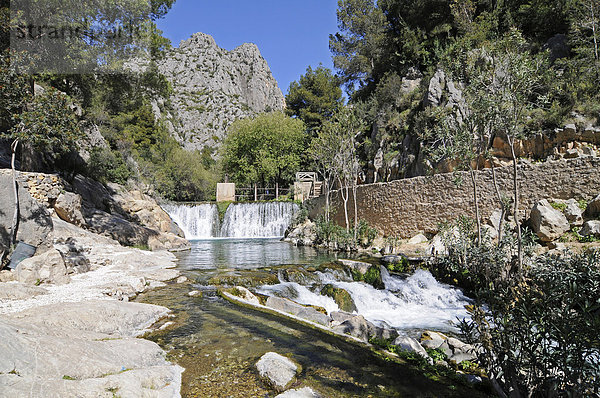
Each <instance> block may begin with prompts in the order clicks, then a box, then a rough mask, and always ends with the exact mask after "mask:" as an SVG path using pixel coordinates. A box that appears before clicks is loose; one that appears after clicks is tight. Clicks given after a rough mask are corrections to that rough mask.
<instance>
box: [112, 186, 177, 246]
mask: <svg viewBox="0 0 600 398" xmlns="http://www.w3.org/2000/svg"><path fill="white" fill-rule="evenodd" d="M108 188H109V189H110V191H111V200H112V201H113V206H114V207H116V208H117V209H118V211H119V213H121V214H123V213H124V214H126V215H127V216H128V217H129V218H131V220H133V221H135V222H137V223H139V224H141V225H143V226H145V227H147V228H150V229H154V230H156V231H159V232H163V233H171V234H174V235H177V236H179V237H182V238H183V237H184V236H185V235H184V233H183V231H182V230H181V228H180V227H179V226H178V225H177V224H176V223H175V222H174V221H173V220H172V219H171V217H170V216H169V215H168V214H167V212H166V211H165V210H163V208H162V207H160V205H159V204H158V203H157V202H156V201H155V200H154V199H153V198H152V197H151V196H149V195H146V194H145V193H143V192H142V191H141V190H140V189H132V190H126V189H125V188H124V187H123V186H121V185H119V184H113V183H110V184H108Z"/></svg>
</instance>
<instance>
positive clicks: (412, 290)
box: [333, 267, 470, 331]
mask: <svg viewBox="0 0 600 398" xmlns="http://www.w3.org/2000/svg"><path fill="white" fill-rule="evenodd" d="M382 279H383V282H384V283H385V285H386V289H385V290H377V289H375V288H373V287H372V286H371V285H368V284H366V283H362V282H335V283H333V285H334V286H336V287H340V288H343V289H345V290H346V291H348V293H350V295H351V296H352V299H353V300H354V304H355V305H356V308H357V310H358V313H359V314H360V315H363V316H364V317H365V318H366V319H368V320H369V321H371V322H373V323H380V322H381V321H384V322H386V323H388V324H389V325H391V326H393V327H395V328H398V329H435V330H441V331H456V327H455V326H453V323H456V322H457V318H459V319H463V318H468V316H469V314H468V312H467V310H466V309H465V305H468V304H469V303H470V301H469V299H468V298H467V297H466V296H465V295H464V294H463V293H462V292H461V291H460V290H458V289H456V288H453V287H451V286H448V285H444V284H442V283H439V282H438V281H436V280H435V278H434V277H433V276H432V275H431V273H429V271H425V270H417V271H416V272H415V273H414V274H413V275H411V276H409V277H408V278H406V279H403V278H400V277H397V276H391V275H389V273H388V272H387V270H385V269H384V268H383V267H382Z"/></svg>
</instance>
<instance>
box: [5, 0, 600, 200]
mask: <svg viewBox="0 0 600 398" xmlns="http://www.w3.org/2000/svg"><path fill="white" fill-rule="evenodd" d="M172 3H173V1H172V0H169V1H167V0H165V1H161V2H153V4H154V7H155V8H154V10H152V11H151V12H150V13H149V14H148V15H146V17H147V18H149V19H150V20H152V19H156V18H160V17H161V16H163V15H164V14H165V13H166V12H168V10H169V8H170V6H171V5H172ZM599 8H600V7H599V4H598V1H596V0H559V1H543V0H527V1H525V0H509V1H488V0H485V1H476V0H450V1H449V0H415V1H399V0H379V1H373V0H341V1H339V2H338V23H339V31H338V32H336V33H334V34H332V35H331V36H330V48H331V51H332V55H333V60H334V65H335V67H336V71H335V72H332V71H330V70H328V69H327V68H324V67H323V66H317V67H308V68H307V70H306V73H305V74H304V75H303V76H301V77H300V78H299V79H298V81H296V82H293V83H292V84H291V85H290V87H289V89H288V93H287V97H286V100H287V106H288V108H287V110H286V114H287V115H288V117H292V118H298V119H301V120H302V121H303V122H304V125H305V127H304V128H305V133H304V138H303V145H295V146H294V148H295V149H294V151H295V153H294V154H293V156H294V157H295V158H296V157H297V158H298V159H299V161H294V162H291V163H290V165H289V167H288V169H286V170H283V169H282V170H280V171H278V172H277V173H275V174H273V173H271V172H269V171H267V170H268V169H269V168H270V167H272V165H268V164H264V165H262V166H261V165H259V164H258V163H257V162H258V160H257V159H254V160H252V159H246V160H245V161H248V162H251V163H252V162H254V163H255V164H253V166H252V167H250V168H248V170H250V169H252V171H251V172H250V173H251V175H250V174H248V175H243V173H240V172H238V171H235V172H232V170H231V167H230V166H227V165H231V164H232V162H233V163H235V162H234V161H233V160H232V159H231V158H228V154H231V153H234V151H232V150H231V148H229V149H228V148H227V147H228V140H225V142H224V143H223V144H222V146H223V148H222V150H221V151H220V152H218V153H216V154H213V153H212V150H213V149H212V148H210V150H208V149H207V150H205V151H194V152H188V151H184V150H183V149H181V148H180V145H179V144H178V143H177V142H176V141H175V139H174V138H173V137H172V136H171V135H170V134H169V132H168V130H167V129H166V128H165V125H164V121H163V120H162V119H161V117H160V115H157V114H156V112H155V111H153V106H154V105H156V104H157V103H161V104H162V105H164V106H165V107H167V109H168V107H169V95H170V92H171V88H170V85H169V83H168V82H167V81H166V79H165V78H164V77H163V76H161V75H160V74H159V73H158V71H157V69H156V68H153V67H152V66H150V67H149V68H148V69H146V71H145V72H143V73H103V74H95V73H87V74H74V75H69V74H52V73H42V74H37V75H33V76H30V77H25V76H24V75H19V74H16V73H14V71H12V70H11V68H10V67H9V60H10V59H11V57H12V58H13V59H14V58H18V57H20V56H21V54H18V53H14V52H10V49H9V48H8V47H7V46H6V45H7V44H8V43H9V40H8V38H9V34H10V33H9V30H8V26H9V24H8V22H9V8H8V1H3V4H2V18H3V23H2V38H3V40H2V42H3V43H4V48H3V52H2V60H1V61H2V65H1V68H2V73H1V79H2V88H1V90H2V101H3V107H2V112H3V113H2V115H1V119H2V120H1V124H2V132H3V133H2V134H3V137H4V139H5V140H4V141H3V145H2V146H3V148H4V152H5V155H7V156H5V157H4V159H5V162H4V163H5V165H6V163H7V161H6V159H7V158H8V155H9V154H10V144H11V142H12V140H13V139H14V138H17V137H19V138H20V139H21V145H20V146H19V147H18V148H17V150H18V155H20V160H21V164H20V167H21V168H22V169H24V170H26V169H38V170H46V171H51V170H59V171H64V172H69V173H73V172H81V173H87V174H89V175H91V176H93V177H95V178H97V179H99V180H102V181H115V182H120V183H124V182H126V181H127V180H131V179H133V180H142V181H145V182H147V183H150V184H151V185H152V186H154V187H155V189H156V191H157V193H159V194H160V195H161V196H163V197H166V198H169V199H175V200H205V199H210V198H211V197H212V195H214V184H215V183H216V182H217V181H218V180H221V179H224V178H225V177H226V175H227V178H229V176H230V175H231V176H233V175H235V176H236V177H235V179H236V180H239V181H238V182H243V183H244V184H248V183H259V184H262V185H269V184H273V183H275V182H278V183H280V184H286V183H290V182H291V180H292V179H293V175H294V172H295V171H298V170H299V169H309V170H322V169H323V168H322V162H321V160H320V157H319V153H316V152H318V151H316V152H315V148H318V147H323V140H324V139H325V136H326V135H327V131H332V130H335V128H336V126H333V125H335V124H336V123H337V125H338V126H337V127H339V119H340V118H339V117H338V116H339V115H338V114H339V112H341V111H340V110H341V109H342V108H344V107H348V108H349V109H351V112H352V113H353V114H354V115H355V117H356V118H358V119H359V120H360V128H359V129H358V130H356V131H355V134H354V135H353V137H352V145H353V148H352V152H353V153H354V152H355V155H356V159H355V160H356V162H357V164H356V165H355V166H352V167H354V168H356V169H357V170H356V173H354V174H356V180H357V181H358V182H371V181H382V180H391V179H396V178H402V177H410V176H415V175H424V174H428V173H432V172H436V171H443V170H446V169H447V168H445V167H440V166H443V165H444V164H447V163H448V161H449V160H452V159H455V158H462V157H464V156H463V155H464V153H465V149H464V147H465V145H462V149H461V148H460V145H459V144H461V143H463V144H464V142H465V137H466V136H469V135H475V136H478V135H479V136H480V139H479V140H478V142H477V143H475V142H473V139H472V137H471V138H469V139H468V140H467V141H468V142H469V145H468V146H470V148H469V150H468V151H467V152H473V151H472V149H473V146H477V145H478V146H480V147H481V148H480V149H478V150H477V151H475V152H477V153H476V155H477V156H480V157H485V156H487V153H486V150H487V149H488V148H489V146H490V145H491V142H492V141H493V139H494V137H496V136H503V135H505V134H506V133H507V130H511V131H510V134H513V133H514V134H515V138H516V137H517V136H527V135H531V134H534V133H539V132H544V131H551V130H552V129H553V128H555V127H561V126H563V125H564V124H565V123H576V124H577V125H578V126H579V127H586V126H588V125H595V124H596V123H597V118H598V116H599V112H600V98H599V94H598V90H597V87H598V80H599V68H598V65H599V55H598V38H597V34H598V33H597V32H598V30H597V28H598V11H599ZM104 11H105V10H104ZM85 12H87V13H88V15H89V16H90V17H92V18H97V19H101V18H103V10H92V9H90V10H85ZM106 15H108V13H106ZM150 31H151V38H152V39H151V40H149V41H147V42H146V48H145V50H146V51H147V53H148V54H150V55H151V58H153V59H157V57H161V56H164V53H165V50H167V49H168V48H169V46H170V44H169V43H168V40H166V39H164V38H163V37H162V36H161V32H160V31H158V30H157V29H156V26H155V25H153V24H152V25H151V29H150ZM103 45H108V43H96V47H98V48H100V49H101V48H102V46H103ZM517 55H518V57H517ZM90 56H91V55H90ZM503 56H504V58H502V57H503ZM517 58H518V59H517ZM502 59H504V61H506V62H508V64H506V65H505V66H503V67H502V68H512V69H511V70H510V71H509V70H500V69H498V64H499V62H500V60H502ZM511 59H513V60H516V61H515V62H513V61H511ZM511 62H512V63H511ZM124 67H125V66H124ZM494 68H495V70H494ZM513 72H514V73H513ZM499 73H500V74H499ZM507 73H508V74H511V73H513V74H512V75H511V76H512V77H517V78H523V79H522V80H521V81H519V82H514V81H508V79H504V80H503V81H501V80H502V79H497V78H495V77H494V76H496V77H497V76H505V75H506V74H507ZM520 73H521V75H519V74H520ZM525 77H526V78H527V79H524V78H525ZM513 83H515V84H516V85H517V86H514V87H513V86H510V85H511V84H513ZM35 85H38V86H39V87H40V90H38V93H34V86H35ZM502 85H504V86H502ZM515 87H516V88H515ZM341 88H343V89H345V90H346V93H347V96H348V104H347V105H344V104H343V102H344V100H343V98H342V90H341ZM490 88H493V90H491V89H490ZM486 90H487V91H486ZM503 90H504V91H503ZM515 90H517V91H518V90H521V92H518V93H516V92H515ZM42 92H43V94H41V93H42ZM509 92H512V93H513V94H516V95H515V96H513V97H511V98H509V96H508V93H509ZM484 94H485V95H484ZM484 100H485V101H488V102H487V103H485V102H484ZM511 101H513V105H518V106H516V107H515V106H513V108H512V109H513V110H516V111H517V113H518V115H516V116H515V118H514V120H512V124H511V125H510V126H509V125H508V124H506V120H508V119H509V118H507V117H506V113H507V112H510V109H509V108H510V102H511ZM492 103H493V104H496V105H497V106H496V109H495V111H494V112H487V113H486V112H483V110H484V109H487V108H491V106H490V104H492ZM73 108H76V109H78V110H77V111H76V112H69V111H68V110H67V109H73ZM503 112H504V114H503ZM272 119H273V120H275V119H277V118H272ZM96 126H97V128H98V129H97V130H99V132H100V133H101V134H102V136H103V138H104V141H105V142H106V145H96V146H95V147H93V145H92V146H91V147H90V148H88V152H89V154H88V155H87V156H84V158H85V159H83V160H82V159H78V156H74V155H75V153H74V152H73V151H72V149H73V148H75V147H76V146H77V145H80V146H81V145H83V144H82V143H83V142H84V141H85V140H82V137H84V136H86V135H87V136H89V135H90V131H95V128H96ZM248 126H250V124H248ZM238 127H239V126H238ZM238 127H235V126H232V128H234V129H236V128H238ZM267 130H268V129H267ZM271 130H272V129H271ZM49 131H51V133H47V134H45V133H44V132H49ZM319 133H321V140H320V141H318V139H319ZM461 134H462V135H461ZM267 136H268V134H267V135H265V137H267ZM44 137H45V138H44ZM481 137H483V138H481ZM37 138H43V139H41V140H38V139H37ZM265 140H266V141H265V142H264V145H265V146H264V148H263V149H261V150H268V147H269V144H268V142H267V141H268V140H269V139H268V138H265ZM483 141H485V142H483ZM229 142H230V143H232V144H233V142H234V140H233V139H231V140H229ZM338 144H339V143H338ZM340 145H341V144H340ZM340 145H338V147H339V146H340ZM342 146H343V145H342ZM33 148H36V149H37V150H34V149H33ZM309 148H313V150H308V149H309ZM40 149H43V151H42V152H43V156H41V157H40V156H39V153H40ZM330 149H331V148H330ZM461 151H462V152H461ZM35 153H37V154H38V155H35V156H34V154H35ZM468 158H470V157H468ZM330 160H333V158H332V159H330ZM338 161H339V159H338ZM261 168H263V169H264V170H261ZM292 169H293V170H292ZM321 174H323V173H321ZM338 174H339V173H338ZM351 174H352V173H351ZM283 176H285V177H283ZM322 177H323V179H325V180H326V179H327V176H326V175H322Z"/></svg>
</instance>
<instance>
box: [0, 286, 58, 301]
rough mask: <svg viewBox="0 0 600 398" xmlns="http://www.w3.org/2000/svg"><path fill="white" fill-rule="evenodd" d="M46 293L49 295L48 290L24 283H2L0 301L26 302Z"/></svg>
mask: <svg viewBox="0 0 600 398" xmlns="http://www.w3.org/2000/svg"><path fill="white" fill-rule="evenodd" d="M46 293H48V290H46V289H44V288H43V287H40V286H31V285H25V284H22V283H0V301H9V300H26V299H30V298H32V297H36V296H40V295H42V294H46Z"/></svg>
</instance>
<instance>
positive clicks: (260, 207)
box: [164, 202, 298, 240]
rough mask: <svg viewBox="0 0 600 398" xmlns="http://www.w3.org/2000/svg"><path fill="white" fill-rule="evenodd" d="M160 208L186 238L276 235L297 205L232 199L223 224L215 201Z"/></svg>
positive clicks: (289, 219)
mask: <svg viewBox="0 0 600 398" xmlns="http://www.w3.org/2000/svg"><path fill="white" fill-rule="evenodd" d="M164 210H165V211H166V212H167V213H168V214H169V216H171V218H172V219H173V221H175V222H176V223H177V225H179V227H180V228H181V229H182V230H183V232H184V233H185V237H186V239H190V240H194V239H207V238H218V237H222V238H276V237H281V236H283V235H284V233H285V230H286V228H287V227H288V225H289V224H290V222H291V220H292V217H293V216H294V214H295V213H296V211H298V205H296V204H295V203H289V202H268V203H240V204H237V203H233V204H231V205H229V207H228V208H227V211H226V212H225V216H224V218H223V224H222V225H220V223H219V211H218V209H217V206H216V205H215V204H211V203H206V204H200V205H196V206H186V205H165V206H164Z"/></svg>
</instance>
